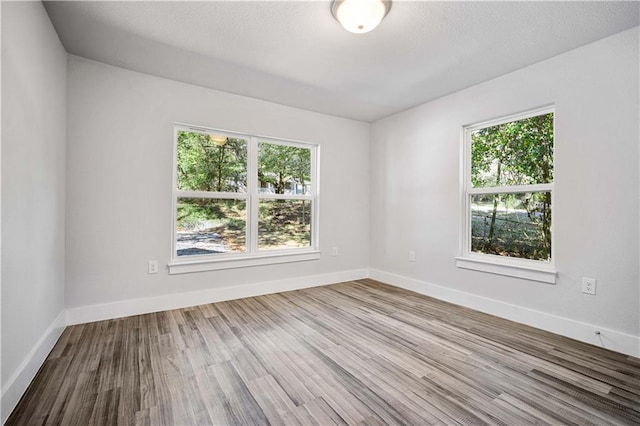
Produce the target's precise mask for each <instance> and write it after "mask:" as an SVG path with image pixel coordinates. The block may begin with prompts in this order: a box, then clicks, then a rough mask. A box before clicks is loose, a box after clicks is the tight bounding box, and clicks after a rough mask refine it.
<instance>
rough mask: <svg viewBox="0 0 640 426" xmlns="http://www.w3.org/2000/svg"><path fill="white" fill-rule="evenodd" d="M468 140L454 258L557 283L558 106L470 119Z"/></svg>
mask: <svg viewBox="0 0 640 426" xmlns="http://www.w3.org/2000/svg"><path fill="white" fill-rule="evenodd" d="M463 139H464V141H463V145H464V146H463V152H464V161H463V173H462V175H463V182H462V200H463V201H462V204H463V210H462V211H463V215H462V226H461V229H462V232H461V235H462V238H461V256H460V257H458V258H457V259H458V260H457V265H458V266H459V267H462V268H468V269H476V270H480V271H485V272H493V273H497V274H502V275H511V276H516V277H521V278H526V279H532V280H536V281H543V282H550V283H553V282H555V271H554V269H553V257H552V249H553V247H552V241H553V238H552V237H553V221H552V200H553V171H554V155H553V149H554V111H553V109H552V108H544V109H538V110H535V111H529V112H527V113H524V114H518V115H514V116H509V117H504V118H502V119H498V120H494V121H491V122H485V123H481V124H477V125H472V126H468V127H465V128H464V136H463Z"/></svg>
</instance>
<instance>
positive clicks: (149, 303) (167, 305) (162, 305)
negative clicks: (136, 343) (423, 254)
mask: <svg viewBox="0 0 640 426" xmlns="http://www.w3.org/2000/svg"><path fill="white" fill-rule="evenodd" d="M368 275H369V270H368V269H355V270H350V271H341V272H333V273H329V274H321V275H312V276H307V277H298V278H288V279H283V280H277V281H266V282H259V283H253V284H247V285H239V286H233V287H223V288H214V289H208V290H201V291H192V292H186V293H174V294H166V295H162V296H155V297H148V298H143V299H129V300H122V301H119V302H112V303H102V304H98V305H88V306H79V307H76V308H67V322H66V323H67V325H73V324H84V323H88V322H94V321H102V320H107V319H113V318H122V317H128V316H131V315H140V314H148V313H150V312H160V311H166V310H170V309H179V308H187V307H189V306H197V305H204V304H207V303H214V302H223V301H225V300H234V299H242V298H245V297H253V296H261V295H263V294H272V293H280V292H283V291H290V290H300V289H303V288H309V287H317V286H321V285H328V284H335V283H340V282H344V281H352V280H359V279H363V278H367V277H368Z"/></svg>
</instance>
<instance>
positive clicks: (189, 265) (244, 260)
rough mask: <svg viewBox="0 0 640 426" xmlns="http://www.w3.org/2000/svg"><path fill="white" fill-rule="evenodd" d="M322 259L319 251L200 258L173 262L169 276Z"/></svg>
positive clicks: (170, 265)
mask: <svg viewBox="0 0 640 426" xmlns="http://www.w3.org/2000/svg"><path fill="white" fill-rule="evenodd" d="M318 259H320V251H319V250H308V251H304V252H296V253H291V252H289V253H283V252H280V253H269V254H260V255H257V256H245V255H243V256H237V257H224V258H222V259H211V258H199V259H189V260H179V261H172V262H170V263H169V265H168V266H169V275H175V274H188V273H191V272H202V271H217V270H220V269H232V268H246V267H250V266H262V265H274V264H277V263H291V262H304V261H308V260H318Z"/></svg>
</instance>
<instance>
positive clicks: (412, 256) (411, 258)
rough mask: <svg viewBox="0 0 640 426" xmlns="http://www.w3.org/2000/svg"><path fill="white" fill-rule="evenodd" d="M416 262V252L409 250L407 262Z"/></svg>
mask: <svg viewBox="0 0 640 426" xmlns="http://www.w3.org/2000/svg"><path fill="white" fill-rule="evenodd" d="M415 261H416V252H415V251H413V250H411V251H410V252H409V262H415Z"/></svg>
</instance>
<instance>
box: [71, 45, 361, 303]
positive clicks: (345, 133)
mask: <svg viewBox="0 0 640 426" xmlns="http://www.w3.org/2000/svg"><path fill="white" fill-rule="evenodd" d="M68 84H69V90H68V97H69V99H68V101H69V102H68V106H69V109H68V123H69V124H68V139H69V142H68V147H67V160H68V168H67V177H68V179H67V183H68V185H67V224H68V225H67V300H66V302H67V307H68V308H71V309H73V308H76V307H82V306H87V305H93V304H105V303H109V302H116V301H124V300H131V299H141V298H145V299H146V298H152V297H154V296H161V295H168V294H176V293H184V292H193V291H201V290H209V289H217V288H224V287H232V286H237V285H243V284H251V283H261V282H266V281H276V280H283V279H287V278H295V277H304V276H314V275H318V274H329V273H334V272H338V271H346V270H353V269H362V268H367V267H368V264H369V257H368V254H369V239H368V235H369V222H368V217H369V216H368V207H369V182H368V180H369V168H368V165H369V125H368V124H366V123H362V122H357V121H352V120H346V119H341V118H336V117H331V116H327V115H323V114H318V113H312V112H308V111H303V110H300V109H296V108H290V107H285V106H281V105H277V104H273V103H269V102H264V101H259V100H256V99H250V98H246V97H242V96H237V95H231V94H227V93H223V92H217V91H214V90H209V89H205V88H202V87H198V86H193V85H188V84H183V83H178V82H176V81H171V80H166V79H162V78H158V77H153V76H150V75H146V74H141V73H137V72H132V71H127V70H124V69H121V68H116V67H112V66H108V65H104V64H101V63H98V62H93V61H89V60H86V59H82V58H78V57H75V56H70V59H69V77H68ZM174 122H182V123H189V124H196V125H200V126H208V127H214V128H222V129H227V130H235V131H239V132H248V133H251V134H258V135H265V136H275V137H280V138H287V139H294V140H302V141H309V142H312V143H318V144H319V145H320V152H321V159H320V169H321V178H320V194H321V195H320V244H321V249H322V251H323V253H322V257H321V259H320V260H318V261H309V262H299V263H290V264H280V265H270V266H262V267H251V268H244V269H228V270H221V271H211V272H199V273H192V274H181V275H168V274H167V271H166V270H165V268H164V266H165V265H166V263H167V262H168V260H169V256H170V253H171V237H172V223H171V185H172V181H171V179H172V173H173V171H172V158H173V157H172V155H173V124H174ZM333 246H338V247H339V249H340V256H338V257H331V247H333ZM151 259H157V260H159V261H160V273H159V274H156V275H149V274H148V273H147V261H148V260H151Z"/></svg>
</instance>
